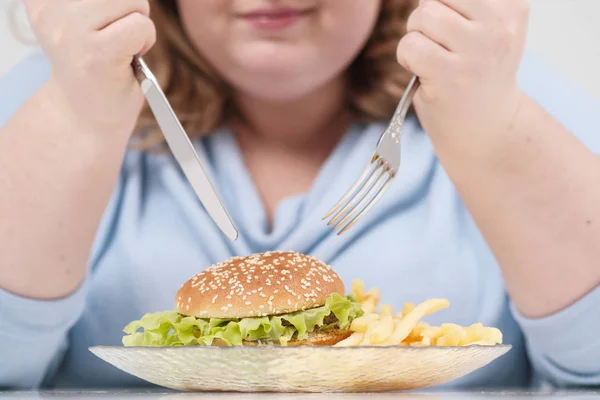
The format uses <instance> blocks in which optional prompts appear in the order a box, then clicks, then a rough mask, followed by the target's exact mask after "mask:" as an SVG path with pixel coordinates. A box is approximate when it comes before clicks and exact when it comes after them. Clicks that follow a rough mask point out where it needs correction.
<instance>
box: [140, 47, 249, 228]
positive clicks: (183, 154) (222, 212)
mask: <svg viewBox="0 0 600 400" xmlns="http://www.w3.org/2000/svg"><path fill="white" fill-rule="evenodd" d="M132 66H133V71H134V73H135V77H136V78H137V80H138V82H139V83H140V86H141V87H142V91H143V92H144V96H145V97H146V100H147V101H148V104H149V105H150V109H151V110H152V113H153V114H154V117H155V118H156V121H157V122H158V126H159V127H160V129H161V131H162V133H163V135H164V137H165V140H166V142H167V144H168V145H169V147H170V149H171V152H172V153H173V156H174V157H175V159H176V160H177V162H178V163H179V165H180V166H181V169H182V170H183V173H184V174H185V176H186V178H187V180H188V181H189V182H190V184H191V186H192V188H193V189H194V192H195V193H196V196H198V198H199V199H200V201H201V202H202V204H203V205H204V207H205V208H206V210H207V212H208V214H209V215H210V216H211V218H212V219H213V221H214V222H215V223H216V224H217V225H218V226H219V228H220V229H221V231H223V233H224V234H225V235H226V236H227V237H228V238H229V239H230V240H236V239H237V238H238V231H237V229H236V228H235V225H234V224H233V221H232V220H231V217H230V216H229V214H228V213H227V210H226V209H225V207H224V206H223V202H222V201H221V199H220V198H219V195H218V194H217V191H216V190H215V188H214V186H213V184H212V183H211V181H210V179H209V178H208V175H207V174H206V172H205V171H204V168H203V167H202V163H201V162H200V158H199V157H198V154H197V153H196V150H195V149H194V146H193V145H192V142H191V141H190V139H189V137H188V135H187V133H186V132H185V130H184V129H183V126H181V122H179V119H178V118H177V116H176V115H175V112H174V111H173V109H172V107H171V105H170V104H169V101H168V100H167V97H166V96H165V94H164V93H163V91H162V89H161V88H160V86H159V85H158V81H157V80H156V77H155V76H154V74H153V73H152V71H150V69H149V68H148V66H147V65H146V63H145V62H144V60H143V59H142V57H139V56H136V57H134V59H133V63H132Z"/></svg>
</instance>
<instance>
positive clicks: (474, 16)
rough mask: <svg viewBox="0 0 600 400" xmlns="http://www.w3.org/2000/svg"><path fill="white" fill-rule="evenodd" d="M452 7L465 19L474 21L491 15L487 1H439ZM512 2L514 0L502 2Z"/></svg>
mask: <svg viewBox="0 0 600 400" xmlns="http://www.w3.org/2000/svg"><path fill="white" fill-rule="evenodd" d="M437 1H440V2H441V3H443V4H445V5H446V6H448V7H450V8H451V9H453V10H454V11H456V12H457V13H459V14H460V15H462V16H463V17H464V18H466V19H468V20H471V21H474V20H480V19H481V18H482V17H485V16H486V15H487V14H489V5H488V4H486V3H487V0H437ZM501 1H512V0H501Z"/></svg>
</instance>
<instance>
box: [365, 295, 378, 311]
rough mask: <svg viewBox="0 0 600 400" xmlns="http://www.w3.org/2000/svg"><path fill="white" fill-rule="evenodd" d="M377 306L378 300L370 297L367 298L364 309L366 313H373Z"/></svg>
mask: <svg viewBox="0 0 600 400" xmlns="http://www.w3.org/2000/svg"><path fill="white" fill-rule="evenodd" d="M376 308H377V300H375V299H374V298H369V299H367V300H365V302H364V303H363V304H362V309H363V311H364V312H365V314H372V313H374V312H375V311H376Z"/></svg>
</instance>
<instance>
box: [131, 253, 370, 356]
mask: <svg viewBox="0 0 600 400" xmlns="http://www.w3.org/2000/svg"><path fill="white" fill-rule="evenodd" d="M344 293H345V288H344V283H343V282H342V280H341V279H340V277H339V275H338V274H337V273H336V272H335V271H334V270H333V269H332V268H331V267H330V266H329V265H327V264H325V263H323V262H322V261H320V260H318V259H316V258H314V257H311V256H308V255H304V254H300V253H296V252H292V251H274V252H266V253H256V254H251V255H249V256H245V257H233V258H230V259H228V260H226V261H224V262H222V263H218V264H215V265H212V266H210V267H209V268H207V269H205V270H204V271H202V272H200V273H198V274H196V275H194V276H193V277H191V278H190V279H189V280H188V281H187V282H185V283H184V284H183V285H181V287H180V289H179V291H178V292H177V293H176V295H175V301H174V309H173V310H169V311H162V312H155V313H148V314H145V315H144V316H143V317H142V318H141V319H139V320H136V321H132V322H131V323H129V324H128V325H127V326H126V327H125V328H124V329H123V331H124V332H125V333H126V336H124V337H123V339H122V342H123V345H125V346H239V345H244V346H267V345H271V346H301V345H312V346H318V345H334V344H336V343H338V342H340V341H341V340H343V339H345V338H347V337H348V336H350V334H351V331H350V329H349V328H350V324H351V322H352V320H353V319H355V318H357V317H359V316H361V315H362V314H363V312H362V309H361V306H360V304H359V303H357V302H356V299H355V298H354V297H353V296H351V295H350V296H345V295H344ZM140 330H141V331H140Z"/></svg>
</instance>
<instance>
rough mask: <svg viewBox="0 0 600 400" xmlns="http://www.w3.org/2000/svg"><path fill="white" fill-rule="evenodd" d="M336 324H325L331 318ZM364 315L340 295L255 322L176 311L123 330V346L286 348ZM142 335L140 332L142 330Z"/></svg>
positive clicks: (350, 299) (150, 315) (145, 318)
mask: <svg viewBox="0 0 600 400" xmlns="http://www.w3.org/2000/svg"><path fill="white" fill-rule="evenodd" d="M332 313H333V314H334V315H335V316H336V318H337V320H338V321H337V322H336V323H332V324H328V325H327V324H324V320H325V318H326V317H327V316H329V315H330V314H332ZM362 314H363V311H362V309H361V306H360V304H359V303H357V302H356V300H355V299H354V297H353V296H346V297H345V296H341V295H339V294H337V293H333V294H331V295H330V296H329V297H327V300H326V301H325V304H324V305H323V306H321V307H316V308H312V309H309V310H304V311H297V312H294V313H289V314H283V315H273V316H266V317H256V318H242V319H223V318H195V317H186V316H183V315H181V314H179V313H178V312H176V311H160V312H155V313H148V314H145V315H144V316H143V317H142V318H141V319H139V320H136V321H132V322H130V323H129V324H128V325H127V326H126V327H125V328H124V329H123V332H125V333H126V334H127V335H126V336H124V337H123V339H122V342H123V345H124V346H146V347H148V346H150V347H153V346H198V345H204V346H209V345H211V344H212V343H213V341H214V340H215V339H220V341H222V342H223V343H225V344H226V345H227V346H239V345H241V344H242V342H243V341H244V340H246V341H261V340H265V341H273V342H279V343H280V345H283V346H285V345H286V344H287V343H288V342H289V341H290V340H291V339H292V338H294V336H295V337H296V338H297V339H299V340H302V339H306V338H307V337H308V334H309V333H310V332H313V331H314V330H315V329H317V328H318V329H320V330H322V331H327V330H330V329H333V328H334V327H339V328H341V329H347V328H348V327H349V326H350V323H351V322H352V320H353V319H355V318H357V317H359V316H361V315H362ZM140 329H141V330H142V332H139V330H140Z"/></svg>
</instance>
